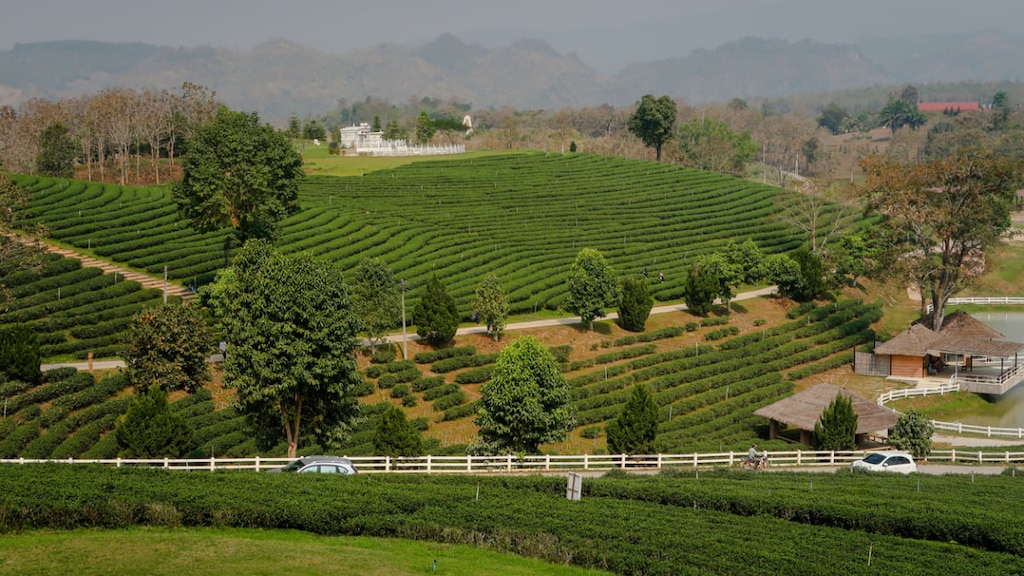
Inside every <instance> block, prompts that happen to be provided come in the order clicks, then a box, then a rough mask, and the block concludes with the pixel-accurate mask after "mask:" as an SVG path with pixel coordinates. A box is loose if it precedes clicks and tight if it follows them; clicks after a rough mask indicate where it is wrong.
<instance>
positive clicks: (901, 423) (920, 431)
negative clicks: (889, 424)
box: [889, 408, 935, 458]
mask: <svg viewBox="0 0 1024 576" xmlns="http://www.w3.org/2000/svg"><path fill="white" fill-rule="evenodd" d="M934 433H935V425H934V424H932V421H931V420H929V419H928V418H927V417H926V416H925V415H924V414H923V413H922V412H921V411H920V410H918V409H917V408H911V409H910V410H907V411H906V412H904V413H903V414H900V417H899V419H897V420H896V425H895V426H893V428H892V432H891V433H890V434H889V444H892V446H893V448H896V449H897V450H906V451H907V452H910V453H911V454H912V455H913V456H914V458H927V457H928V455H929V454H931V451H932V434H934Z"/></svg>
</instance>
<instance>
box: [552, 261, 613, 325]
mask: <svg viewBox="0 0 1024 576" xmlns="http://www.w3.org/2000/svg"><path fill="white" fill-rule="evenodd" d="M568 288H569V294H568V296H567V297H566V299H565V300H564V301H563V302H562V308H563V309H564V310H566V311H567V312H569V313H571V314H576V315H578V316H579V317H580V319H581V320H583V322H585V323H586V324H587V327H588V328H590V329H591V330H592V329H593V328H594V318H600V317H603V316H604V314H605V313H604V309H605V308H609V307H612V306H615V305H616V304H617V303H618V299H619V286H618V284H617V283H616V281H615V272H614V271H613V270H612V267H611V265H610V264H608V261H607V260H605V259H604V255H602V254H601V253H600V252H598V251H597V250H595V249H593V248H584V249H582V250H580V252H579V254H577V255H576V261H575V262H573V265H572V267H571V268H569V281H568Z"/></svg>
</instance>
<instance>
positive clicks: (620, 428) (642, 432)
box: [607, 384, 658, 454]
mask: <svg viewBox="0 0 1024 576" xmlns="http://www.w3.org/2000/svg"><path fill="white" fill-rule="evenodd" d="M607 433H608V451H609V452H610V453H612V454H650V453H651V451H652V449H653V446H654V439H655V438H657V436H658V405H657V404H655V402H654V396H652V395H651V393H650V392H649V391H648V390H647V386H645V385H644V384H638V385H636V386H634V387H633V393H632V394H630V396H629V400H627V401H626V406H625V407H624V408H623V409H622V412H620V413H619V417H618V418H616V419H615V420H612V421H611V422H609V423H608V428H607Z"/></svg>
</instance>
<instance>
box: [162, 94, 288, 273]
mask: <svg viewBox="0 0 1024 576" xmlns="http://www.w3.org/2000/svg"><path fill="white" fill-rule="evenodd" d="M304 174H305V173H304V172H303V170H302V156H301V155H299V153H298V152H297V151H296V150H295V148H294V147H293V146H292V144H291V142H289V141H288V138H286V137H285V136H284V135H283V134H281V133H279V132H277V131H276V130H274V128H273V127H271V126H270V125H267V124H264V125H261V124H260V120H259V117H258V116H257V115H256V114H255V113H251V114H246V113H244V112H235V111H233V110H230V109H228V108H227V107H221V108H220V110H218V111H217V115H216V117H215V118H214V119H213V122H211V123H209V124H204V125H202V126H199V127H198V128H197V129H196V132H195V136H194V137H193V138H192V139H191V140H190V141H189V146H188V151H187V152H186V153H185V157H184V159H183V160H182V179H181V180H180V181H176V182H174V183H172V185H171V192H172V194H173V195H174V201H175V202H176V203H177V204H178V211H179V212H180V213H181V215H182V216H183V217H185V218H187V219H188V220H189V221H190V222H191V223H192V226H193V227H195V228H196V229H197V230H199V231H200V232H211V231H215V230H222V229H229V230H230V234H228V235H227V236H225V238H224V264H225V266H227V265H228V263H229V260H228V259H229V255H230V250H231V243H232V240H233V239H234V240H237V241H238V242H239V243H242V242H245V241H246V240H248V239H250V238H273V237H274V235H275V233H276V226H277V222H278V221H279V220H281V218H284V217H285V216H287V215H288V214H291V213H292V212H294V211H295V210H297V209H298V186H299V180H300V179H301V178H302V177H303V176H304Z"/></svg>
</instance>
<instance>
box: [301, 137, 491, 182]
mask: <svg viewBox="0 0 1024 576" xmlns="http://www.w3.org/2000/svg"><path fill="white" fill-rule="evenodd" d="M509 152H511V151H510V150H471V151H467V152H466V153H465V154H448V155H441V156H355V155H348V156H332V155H330V154H328V153H327V145H326V144H325V143H323V142H321V143H320V147H319V148H318V147H316V146H313V144H312V143H311V142H310V143H307V144H306V148H305V150H304V151H303V152H302V160H303V165H304V166H305V168H306V173H307V174H319V175H323V176H362V175H363V174H365V173H367V172H375V171H377V170H389V169H392V168H397V167H398V166H402V165H404V164H410V163H412V162H422V161H424V160H430V161H434V160H465V159H466V158H480V157H482V156H493V155H495V154H508V153H509Z"/></svg>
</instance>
